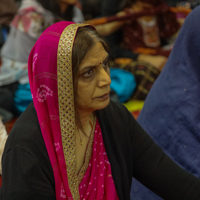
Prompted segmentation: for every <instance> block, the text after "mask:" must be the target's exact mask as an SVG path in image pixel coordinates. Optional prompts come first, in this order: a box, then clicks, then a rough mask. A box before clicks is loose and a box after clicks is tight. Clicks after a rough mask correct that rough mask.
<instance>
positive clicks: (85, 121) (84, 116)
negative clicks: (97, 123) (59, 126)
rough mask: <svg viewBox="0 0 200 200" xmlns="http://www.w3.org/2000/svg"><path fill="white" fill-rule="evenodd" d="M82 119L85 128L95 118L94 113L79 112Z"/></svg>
mask: <svg viewBox="0 0 200 200" xmlns="http://www.w3.org/2000/svg"><path fill="white" fill-rule="evenodd" d="M79 114H80V121H81V124H82V126H83V129H85V128H87V127H88V125H89V124H90V123H91V122H93V120H94V113H91V112H90V113H79Z"/></svg>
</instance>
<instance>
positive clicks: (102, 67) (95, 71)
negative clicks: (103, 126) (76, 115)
mask: <svg viewBox="0 0 200 200" xmlns="http://www.w3.org/2000/svg"><path fill="white" fill-rule="evenodd" d="M110 84H111V79H110V70H109V67H108V53H107V52H106V51H105V49H104V47H103V45H102V43H100V42H96V44H95V45H94V46H93V47H92V48H91V49H90V50H89V51H88V52H87V54H86V56H85V57H84V59H83V61H82V62H81V64H80V66H79V70H78V82H77V105H78V110H79V112H81V111H89V112H93V111H95V110H99V109H103V108H105V107H106V106H107V105H108V104H109V102H110Z"/></svg>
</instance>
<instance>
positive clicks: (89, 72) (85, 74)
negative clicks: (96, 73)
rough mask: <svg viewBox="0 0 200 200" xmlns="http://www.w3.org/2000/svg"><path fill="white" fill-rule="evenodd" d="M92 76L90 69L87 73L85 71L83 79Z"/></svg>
mask: <svg viewBox="0 0 200 200" xmlns="http://www.w3.org/2000/svg"><path fill="white" fill-rule="evenodd" d="M92 74H93V70H92V69H89V70H88V71H86V72H85V73H83V77H84V78H89V77H91V76H92Z"/></svg>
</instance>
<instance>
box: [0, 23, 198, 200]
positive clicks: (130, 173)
mask: <svg viewBox="0 0 200 200" xmlns="http://www.w3.org/2000/svg"><path fill="white" fill-rule="evenodd" d="M108 49H109V48H108V46H107V44H106V42H105V41H104V40H103V39H102V38H101V37H100V36H99V35H98V33H97V32H96V30H95V28H94V27H92V26H90V25H86V24H76V23H72V22H68V21H63V22H58V23H56V24H53V25H52V26H50V27H49V28H47V29H46V30H45V31H44V33H43V34H42V35H41V36H40V38H39V39H38V41H37V43H36V44H35V45H34V47H33V49H32V50H31V53H30V56H29V63H28V68H29V82H30V86H31V93H32V97H33V103H31V104H30V105H29V106H28V107H27V109H26V110H25V111H24V112H23V113H22V115H21V116H20V117H19V118H18V120H17V121H16V123H15V125H14V127H13V128H12V130H11V132H10V133H9V137H8V140H7V142H6V146H5V150H4V153H3V157H2V174H3V176H2V187H1V188H0V198H1V199H3V200H13V199H20V200H27V199H28V200H55V199H56V200H67V199H68V200H69V199H70V200H79V199H80V200H84V199H88V200H94V199H106V200H108V199H109V200H122V199H124V200H127V199H130V189H131V182H132V177H135V178H136V179H138V180H139V181H140V182H141V183H142V184H144V185H146V186H147V187H149V188H150V189H151V190H152V191H154V192H155V193H156V194H158V195H159V196H160V197H162V198H164V199H170V200H177V199H181V200H189V199H192V200H199V199H200V190H199V188H200V179H198V178H197V177H195V176H194V175H192V174H190V173H189V172H187V171H185V170H183V169H182V168H181V167H179V166H178V165H177V164H175V163H174V162H173V161H172V160H171V159H170V158H169V157H168V156H167V155H166V154H165V153H164V152H163V151H162V149H161V148H160V147H159V146H158V145H157V144H156V143H155V142H154V141H153V140H152V139H151V138H150V137H149V135H148V134H147V133H146V132H145V131H144V130H143V129H142V128H141V126H140V125H139V124H138V123H137V122H136V120H135V119H134V117H133V116H132V114H131V113H130V112H129V111H128V110H127V109H126V108H125V107H124V106H123V105H122V104H120V103H117V102H113V101H110V84H111V79H110V69H109V66H108V61H109V52H108ZM191 145H192V144H191Z"/></svg>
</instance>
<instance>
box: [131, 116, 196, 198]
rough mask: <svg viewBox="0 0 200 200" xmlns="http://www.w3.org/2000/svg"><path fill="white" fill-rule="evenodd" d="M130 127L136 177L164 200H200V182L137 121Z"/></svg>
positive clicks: (133, 121) (132, 122) (134, 174)
mask: <svg viewBox="0 0 200 200" xmlns="http://www.w3.org/2000/svg"><path fill="white" fill-rule="evenodd" d="M152 117H153V116H152ZM130 118H131V117H130ZM129 124H130V131H131V133H130V134H131V140H132V151H133V155H134V158H133V162H134V163H135V164H134V169H133V176H134V177H135V178H136V179H137V180H138V181H140V182H141V183H142V184H143V185H145V186H146V187H148V188H149V189H150V190H152V191H153V192H155V193H156V194H157V195H159V196H160V197H162V198H163V199H169V200H178V199H181V200H190V199H192V200H199V199H200V190H199V188H200V179H198V178H197V177H195V176H194V175H192V174H190V173H189V172H186V171H185V170H184V169H182V168H181V167H180V166H178V165H177V164H176V163H175V162H174V161H172V160H171V159H170V158H169V157H168V156H167V155H166V154H165V153H164V152H163V150H162V149H161V148H160V147H159V146H158V145H157V144H156V143H155V142H154V141H153V140H152V139H151V137H150V136H149V135H148V134H147V133H146V132H145V131H144V130H143V129H142V128H141V126H140V125H139V124H138V123H137V122H136V121H135V120H131V121H129ZM163 134H164V133H163ZM191 145H192V144H191Z"/></svg>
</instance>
